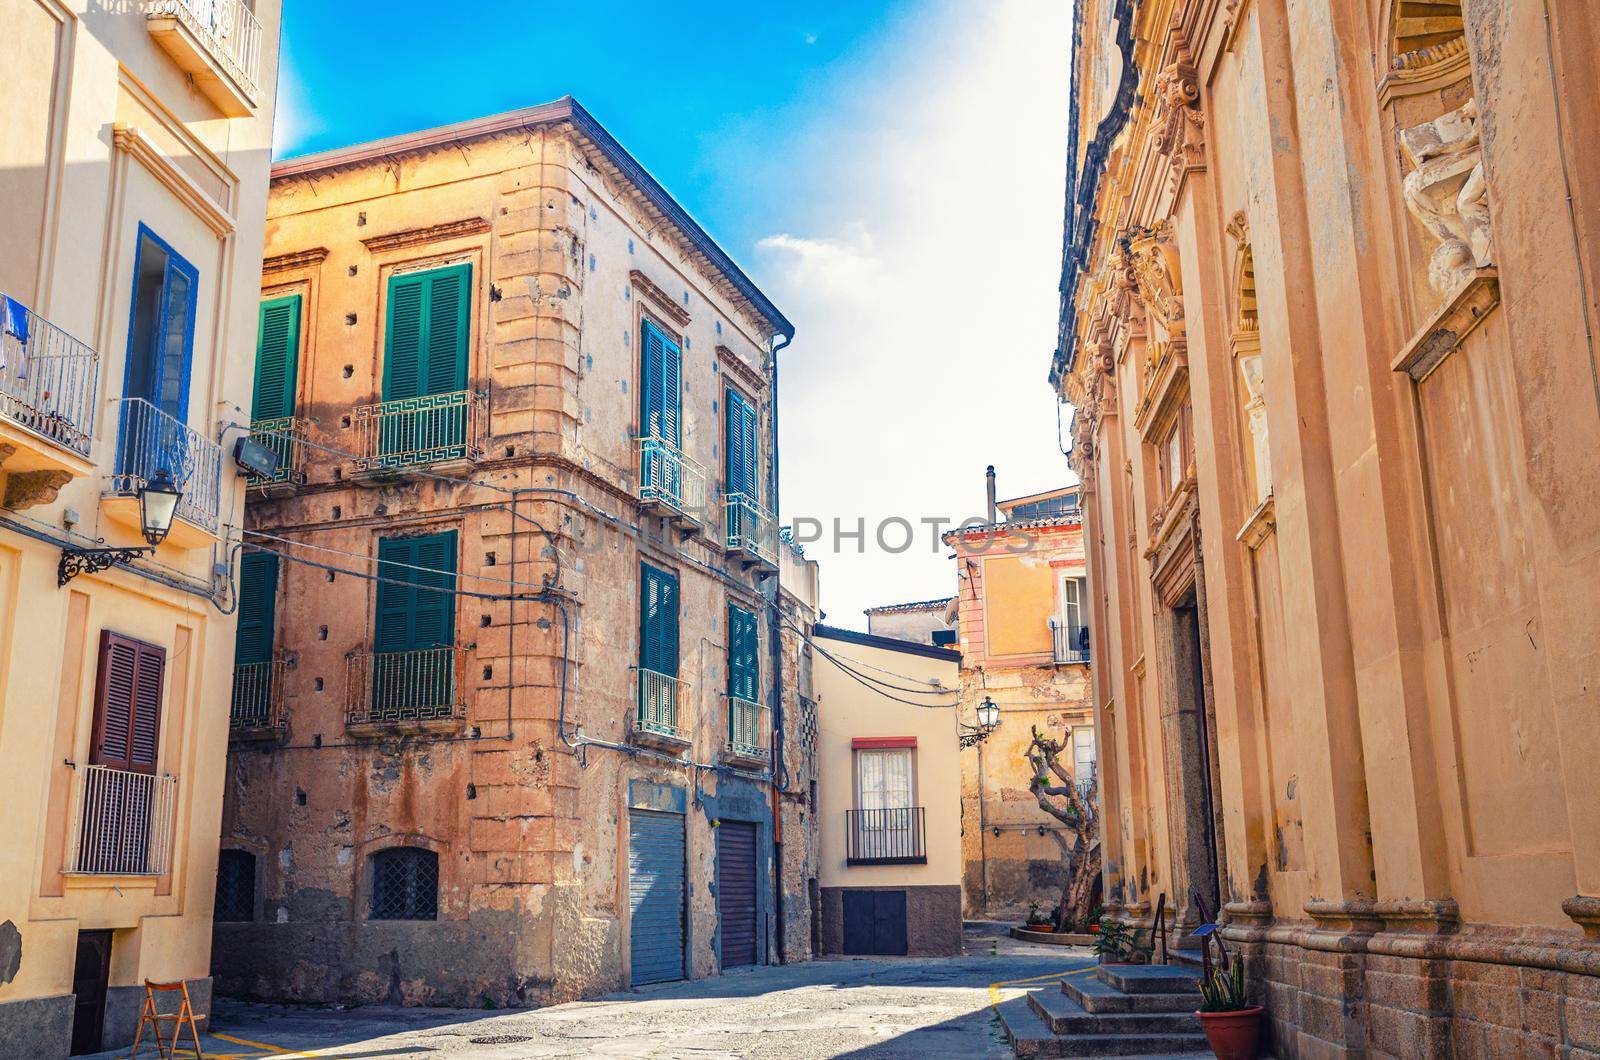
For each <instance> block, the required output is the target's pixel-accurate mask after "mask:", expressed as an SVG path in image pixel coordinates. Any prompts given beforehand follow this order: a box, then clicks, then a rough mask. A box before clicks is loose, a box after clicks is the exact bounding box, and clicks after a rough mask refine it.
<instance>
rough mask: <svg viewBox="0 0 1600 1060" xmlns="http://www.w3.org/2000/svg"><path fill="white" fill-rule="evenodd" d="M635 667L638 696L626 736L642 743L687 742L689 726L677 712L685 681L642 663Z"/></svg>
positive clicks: (684, 697) (683, 698)
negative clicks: (637, 739) (657, 741)
mask: <svg viewBox="0 0 1600 1060" xmlns="http://www.w3.org/2000/svg"><path fill="white" fill-rule="evenodd" d="M635 669H636V671H637V673H638V675H639V699H638V703H637V704H636V706H635V710H634V714H633V724H632V726H631V727H630V735H632V736H634V737H636V738H642V739H643V740H645V741H646V742H649V741H652V740H660V741H665V742H668V743H682V744H687V743H688V742H689V739H690V737H689V729H688V726H687V725H685V724H684V722H683V717H682V713H681V711H680V703H681V702H682V701H683V700H685V699H686V698H687V697H688V688H689V686H688V684H687V682H684V681H680V680H678V679H677V678H676V677H673V676H671V675H669V674H662V673H657V672H656V671H654V670H647V669H645V668H644V667H642V666H640V667H635Z"/></svg>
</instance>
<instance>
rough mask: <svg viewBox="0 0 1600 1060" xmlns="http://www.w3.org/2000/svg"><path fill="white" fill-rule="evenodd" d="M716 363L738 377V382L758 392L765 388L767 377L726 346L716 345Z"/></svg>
mask: <svg viewBox="0 0 1600 1060" xmlns="http://www.w3.org/2000/svg"><path fill="white" fill-rule="evenodd" d="M717 363H718V364H720V365H722V369H723V371H725V372H727V373H728V374H729V375H732V376H735V377H737V378H738V380H739V382H741V383H743V384H744V385H745V386H747V387H749V388H750V389H751V390H752V391H754V392H755V393H757V394H760V393H761V392H763V391H764V390H766V389H767V378H766V376H764V375H762V374H761V373H760V372H758V371H756V369H754V368H752V367H750V366H749V365H748V364H746V363H745V361H744V358H743V357H740V356H739V355H738V354H737V353H734V352H733V351H732V350H731V349H729V348H728V347H726V346H718V347H717Z"/></svg>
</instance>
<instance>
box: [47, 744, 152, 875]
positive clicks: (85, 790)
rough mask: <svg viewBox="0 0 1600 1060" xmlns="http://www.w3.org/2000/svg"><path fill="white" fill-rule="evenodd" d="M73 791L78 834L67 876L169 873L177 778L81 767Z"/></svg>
mask: <svg viewBox="0 0 1600 1060" xmlns="http://www.w3.org/2000/svg"><path fill="white" fill-rule="evenodd" d="M77 785H78V815H77V830H76V831H75V832H74V834H73V837H72V854H71V857H70V859H69V860H68V862H67V872H69V873H75V874H78V875H84V876H161V875H164V874H165V873H167V872H168V871H170V870H171V868H172V832H173V824H174V810H175V808H176V806H177V794H178V780H177V778H176V777H158V776H155V775H154V774H151V773H133V772H129V771H128V770H125V769H111V768H109V767H107V766H83V767H81V768H79V770H78V776H77Z"/></svg>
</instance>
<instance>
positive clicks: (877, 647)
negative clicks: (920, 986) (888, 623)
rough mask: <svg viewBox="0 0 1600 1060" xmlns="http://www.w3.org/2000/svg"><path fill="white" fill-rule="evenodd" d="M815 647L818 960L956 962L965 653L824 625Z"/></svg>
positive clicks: (815, 636)
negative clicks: (958, 694) (959, 715)
mask: <svg viewBox="0 0 1600 1060" xmlns="http://www.w3.org/2000/svg"><path fill="white" fill-rule="evenodd" d="M811 644H812V648H813V651H814V653H815V654H816V655H817V656H820V658H816V659H814V661H813V663H812V672H813V676H812V681H813V687H814V688H815V689H816V695H817V751H816V774H817V776H818V778H819V788H818V795H817V806H816V814H817V830H818V834H819V840H818V846H819V849H820V868H819V875H818V880H819V883H820V885H821V916H820V920H821V941H822V948H821V952H822V953H823V954H838V953H843V954H848V955H864V954H888V955H906V954H909V955H911V956H924V957H932V956H950V955H955V954H959V953H960V952H961V802H960V799H959V798H958V797H957V789H956V787H955V785H954V784H952V783H951V781H952V780H953V779H954V778H955V776H956V775H957V773H958V771H959V770H960V768H961V763H960V759H959V754H960V752H959V730H958V728H957V721H956V712H955V709H954V695H953V694H954V691H955V689H956V683H957V681H958V680H959V673H958V665H959V661H960V655H959V654H958V653H957V652H955V651H953V650H951V649H948V648H937V647H934V646H932V645H929V644H919V643H915V642H913V641H904V640H897V639H894V638H892V637H881V636H875V635H873V634H870V633H857V632H854V631H852V630H846V629H837V628H835V627H832V626H822V625H818V626H814V627H813V628H812V631H811ZM906 687H910V688H916V689H919V690H922V691H923V693H924V694H916V693H909V692H902V691H898V689H901V688H906ZM940 692H943V693H946V694H939V693H940Z"/></svg>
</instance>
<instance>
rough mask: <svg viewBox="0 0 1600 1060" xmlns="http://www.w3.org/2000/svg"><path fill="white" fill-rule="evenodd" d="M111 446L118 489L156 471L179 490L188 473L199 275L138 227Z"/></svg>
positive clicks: (133, 486) (136, 483) (134, 484)
mask: <svg viewBox="0 0 1600 1060" xmlns="http://www.w3.org/2000/svg"><path fill="white" fill-rule="evenodd" d="M133 271H134V278H133V298H132V305H131V307H130V311H129V317H130V319H129V324H128V363H127V370H126V372H125V373H124V378H123V396H124V397H125V398H127V399H128V400H127V401H126V402H125V403H124V405H123V413H122V422H121V425H120V428H119V430H120V433H119V436H118V446H117V453H118V456H117V475H118V478H119V479H120V480H121V481H120V482H119V486H120V487H121V488H124V489H137V488H138V486H139V485H141V484H142V483H143V482H146V481H148V480H149V479H150V478H151V477H153V476H154V475H155V473H156V472H157V471H163V470H164V471H166V472H167V474H169V475H171V476H172V480H173V481H174V482H176V483H177V484H178V485H179V486H180V487H181V486H183V485H184V484H185V483H186V482H187V481H188V479H189V475H190V473H191V472H192V470H193V459H194V458H193V455H192V454H191V453H190V451H189V450H190V447H189V444H188V432H187V430H186V429H185V425H186V424H187V422H188V419H189V370H190V363H191V361H192V359H193V351H194V317H195V294H196V291H197V290H198V288H199V278H200V277H199V273H198V272H197V271H196V270H195V267H194V266H193V265H191V264H189V263H188V262H187V261H185V260H184V259H183V258H182V257H181V256H179V254H178V253H177V251H175V250H173V249H172V247H171V246H169V245H168V244H167V243H165V242H164V241H162V240H161V239H160V238H159V237H157V236H156V235H155V233H153V232H151V231H150V229H148V228H146V227H145V226H144V225H140V226H139V244H138V249H137V250H136V251H135V254H134V265H133Z"/></svg>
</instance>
